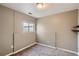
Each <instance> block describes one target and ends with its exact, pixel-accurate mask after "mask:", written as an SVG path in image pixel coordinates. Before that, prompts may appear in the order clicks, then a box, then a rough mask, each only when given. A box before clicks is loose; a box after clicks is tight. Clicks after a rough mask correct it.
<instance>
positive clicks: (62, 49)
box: [57, 47, 78, 55]
mask: <svg viewBox="0 0 79 59" xmlns="http://www.w3.org/2000/svg"><path fill="white" fill-rule="evenodd" d="M57 49H59V50H63V51H66V52H69V53H74V54H76V55H78V53H77V52H75V51H71V50H67V49H63V48H59V47H57Z"/></svg>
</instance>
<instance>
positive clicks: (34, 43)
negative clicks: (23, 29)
mask: <svg viewBox="0 0 79 59" xmlns="http://www.w3.org/2000/svg"><path fill="white" fill-rule="evenodd" d="M35 44H37V42H34V43H32V44H30V45H28V46H26V47H24V48H22V49H19V50H17V51H15V52H12V53H9V54H7V55H6V56H10V55H12V54H16V53H18V52H20V51H23V50H24V49H27V48H29V47H31V46H33V45H35Z"/></svg>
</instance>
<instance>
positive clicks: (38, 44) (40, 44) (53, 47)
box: [37, 43, 56, 49]
mask: <svg viewBox="0 0 79 59" xmlns="http://www.w3.org/2000/svg"><path fill="white" fill-rule="evenodd" d="M37 44H38V45H42V46H46V47H49V48H54V49H56V47H53V46H49V45H46V44H42V43H37Z"/></svg>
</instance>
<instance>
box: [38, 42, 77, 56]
mask: <svg viewBox="0 0 79 59" xmlns="http://www.w3.org/2000/svg"><path fill="white" fill-rule="evenodd" d="M37 44H39V45H42V46H46V47H49V48H54V49H59V50H63V51H65V52H69V53H74V54H76V55H78V52H75V51H71V50H67V49H63V48H59V47H53V46H49V45H46V44H42V43H37Z"/></svg>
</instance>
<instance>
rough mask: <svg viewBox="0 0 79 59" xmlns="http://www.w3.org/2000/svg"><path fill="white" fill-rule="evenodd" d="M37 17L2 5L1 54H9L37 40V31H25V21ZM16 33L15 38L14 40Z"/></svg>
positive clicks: (30, 20) (0, 8)
mask: <svg viewBox="0 0 79 59" xmlns="http://www.w3.org/2000/svg"><path fill="white" fill-rule="evenodd" d="M24 22H25V23H26V22H29V23H34V24H35V18H33V17H31V16H28V15H26V14H23V13H20V12H17V11H15V10H12V9H9V8H7V7H4V6H1V5H0V55H7V54H9V53H12V52H13V41H14V51H17V50H19V49H22V48H24V47H26V46H28V45H30V44H32V43H34V42H35V39H36V37H35V36H36V34H35V32H23V23H24ZM13 33H14V40H13Z"/></svg>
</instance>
